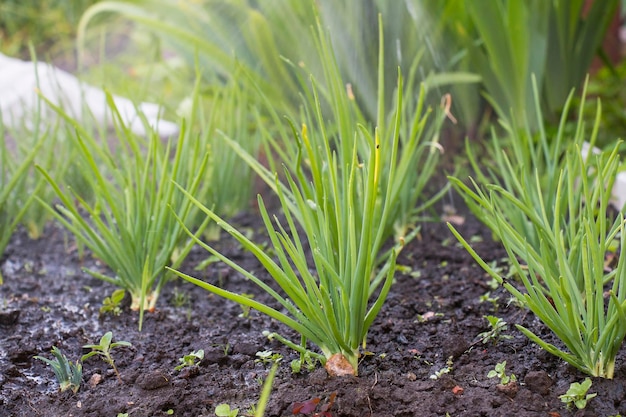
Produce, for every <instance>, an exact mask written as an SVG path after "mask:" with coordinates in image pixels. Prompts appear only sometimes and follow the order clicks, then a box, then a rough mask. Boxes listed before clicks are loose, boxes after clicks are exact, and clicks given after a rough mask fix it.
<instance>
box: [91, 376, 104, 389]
mask: <svg viewBox="0 0 626 417" xmlns="http://www.w3.org/2000/svg"><path fill="white" fill-rule="evenodd" d="M100 382H102V375H100V374H93V375H92V376H91V378H89V386H90V387H95V386H96V385H98V384H99V383H100Z"/></svg>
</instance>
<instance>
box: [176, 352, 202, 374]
mask: <svg viewBox="0 0 626 417" xmlns="http://www.w3.org/2000/svg"><path fill="white" fill-rule="evenodd" d="M202 359H204V350H203V349H198V350H196V351H195V352H191V353H190V354H188V355H185V356H183V357H182V358H178V360H179V362H180V365H178V366H177V367H175V368H174V370H175V371H180V370H181V369H183V368H187V367H192V366H197V365H198V364H199V363H200V361H201V360H202Z"/></svg>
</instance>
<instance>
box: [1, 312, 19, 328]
mask: <svg viewBox="0 0 626 417" xmlns="http://www.w3.org/2000/svg"><path fill="white" fill-rule="evenodd" d="M19 316H20V310H11V311H0V325H2V326H12V325H14V324H15V323H17V319H18V317H19Z"/></svg>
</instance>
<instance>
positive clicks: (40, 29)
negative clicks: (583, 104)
mask: <svg viewBox="0 0 626 417" xmlns="http://www.w3.org/2000/svg"><path fill="white" fill-rule="evenodd" d="M620 3H623V0H602V1H597V0H596V1H591V2H589V1H585V0H554V1H545V0H498V1H493V0H446V1H427V0H397V1H386V0H345V1H341V2H337V1H333V0H317V1H314V0H273V1H258V0H120V1H97V0H41V1H35V0H25V1H18V0H4V1H2V2H0V52H2V53H6V54H8V55H13V56H20V57H22V58H28V55H29V52H28V43H29V42H32V43H33V45H34V46H35V51H36V53H37V54H38V56H39V57H40V59H45V60H48V59H52V60H54V61H55V62H58V61H62V63H63V64H65V65H62V66H64V67H69V68H73V67H74V62H73V57H74V53H73V46H74V44H73V40H74V37H75V35H76V33H77V32H78V33H79V35H80V39H79V46H80V47H81V48H82V49H81V51H80V57H81V58H82V67H81V68H82V70H83V71H84V72H83V77H84V78H85V79H86V80H87V81H89V82H91V83H94V84H97V85H101V86H107V88H109V89H110V90H111V91H113V92H118V93H124V94H125V95H127V96H131V97H133V99H134V100H156V101H159V102H161V103H163V104H164V105H165V106H166V108H168V109H169V111H170V112H171V113H173V112H175V111H176V109H177V108H178V107H179V104H180V103H182V102H183V101H184V100H185V98H186V97H187V95H188V94H189V92H190V90H191V86H192V83H193V80H194V78H195V76H196V68H199V69H200V72H201V76H202V79H203V81H204V89H203V91H204V92H206V94H207V97H208V98H209V99H211V97H213V96H212V94H213V93H212V92H213V91H215V88H216V86H218V87H219V86H220V85H223V84H226V81H227V80H229V79H232V74H234V73H236V72H238V73H241V72H242V71H243V73H245V74H247V76H246V77H247V79H248V81H253V82H254V84H255V85H256V86H258V88H260V89H261V91H262V92H263V93H264V94H265V95H266V96H267V97H268V98H269V99H270V100H272V102H273V103H274V104H275V105H276V106H277V107H278V108H281V109H282V111H283V112H285V113H290V112H297V109H298V107H299V103H300V97H299V91H301V88H300V87H301V84H302V83H306V82H308V75H309V74H313V75H314V76H315V77H316V78H317V79H323V75H324V74H323V66H322V65H321V63H320V62H316V57H317V56H318V54H317V53H316V51H315V48H316V45H315V44H314V43H313V41H312V36H310V35H311V31H312V28H313V27H314V26H315V21H316V15H317V16H319V19H320V21H321V24H322V26H323V27H325V28H327V29H328V31H329V34H330V35H329V36H330V37H331V40H332V43H333V47H334V49H335V50H336V52H337V57H338V60H339V66H340V68H341V71H342V75H343V77H344V78H345V79H346V80H349V81H350V87H351V93H352V94H354V96H355V99H356V101H357V102H358V103H359V107H360V108H361V109H362V112H363V113H364V115H365V116H366V117H367V118H368V119H369V120H371V121H375V120H376V119H377V116H378V115H377V114H376V109H377V105H376V103H377V98H378V93H379V92H378V91H376V88H375V86H376V85H377V62H378V56H377V53H378V52H377V51H378V40H379V39H378V30H377V15H378V14H379V13H380V14H381V15H382V17H383V21H384V22H386V23H387V24H385V25H384V30H385V33H384V42H385V48H384V50H385V57H384V63H385V67H386V68H385V70H386V72H387V73H390V71H395V69H396V68H397V67H400V68H401V70H402V73H403V74H405V76H407V75H412V76H414V77H415V79H416V80H417V81H420V82H424V83H425V84H426V85H427V86H428V87H430V94H431V101H432V102H433V103H436V102H437V101H438V100H439V99H440V98H441V97H442V96H444V95H445V94H446V93H450V94H451V97H452V108H451V110H452V114H453V115H454V116H455V118H456V119H457V120H458V123H459V127H460V129H459V131H460V132H463V133H462V134H467V135H469V136H480V135H481V126H485V125H486V123H483V122H484V121H485V120H493V117H492V114H493V113H494V111H495V114H496V115H497V117H499V118H502V119H505V120H507V121H508V122H511V123H513V124H515V125H518V126H526V125H529V127H531V128H533V127H536V126H534V125H535V124H536V122H535V120H536V118H535V115H534V108H535V106H534V103H533V101H532V95H531V91H532V89H531V88H530V77H531V74H535V76H536V77H537V82H538V85H539V90H540V93H541V100H542V105H543V113H544V116H545V117H546V119H547V120H548V121H550V122H552V123H554V122H555V121H556V120H558V114H559V112H560V107H561V106H562V104H563V103H564V102H565V98H566V96H567V94H568V93H569V92H570V91H571V89H572V88H578V87H580V86H581V85H582V83H583V81H584V78H585V76H586V74H587V72H588V71H589V67H590V65H591V62H592V59H593V58H594V56H596V55H597V52H598V51H599V50H600V49H599V48H600V46H601V44H602V40H603V39H604V38H605V33H606V30H607V28H608V27H609V24H610V23H611V22H612V21H613V19H614V18H615V17H616V13H618V7H619V6H620ZM622 7H623V5H622ZM85 11H87V13H85V14H83V13H84V12H85ZM81 16H82V20H80V17H81ZM79 20H80V22H81V26H80V27H79V26H78V23H79ZM59 56H64V57H65V58H61V59H59ZM68 57H70V58H68ZM68 60H69V61H71V63H68ZM95 64H98V65H95ZM239 67H242V68H243V70H237V71H236V68H239ZM623 73H624V70H623V69H620V68H617V69H605V70H603V71H600V72H599V73H598V80H599V81H598V83H596V84H594V80H592V83H591V85H590V92H592V93H597V94H599V95H600V96H604V95H606V97H607V99H609V100H613V99H617V98H619V96H620V95H623V93H620V92H619V90H621V89H623V88H620V87H621V85H622V84H623V82H622V81H623ZM246 77H243V78H246ZM388 78H389V79H388V80H386V82H387V84H386V85H385V91H384V94H383V97H384V98H385V101H386V102H387V103H391V102H392V100H393V95H394V86H395V80H394V79H393V77H388ZM415 85H416V86H419V82H417V83H415ZM603 86H604V87H603ZM594 87H595V89H594ZM615 106H619V105H617V104H616V105H615ZM614 110H615V112H613V111H611V110H609V111H607V112H605V114H606V116H605V117H607V118H609V119H610V124H609V125H610V126H616V127H618V126H619V124H618V123H617V121H618V120H619V119H620V118H623V117H624V116H623V115H622V113H623V112H622V111H621V108H619V109H618V107H615V108H614ZM292 114H293V113H292ZM618 136H621V134H620V135H618Z"/></svg>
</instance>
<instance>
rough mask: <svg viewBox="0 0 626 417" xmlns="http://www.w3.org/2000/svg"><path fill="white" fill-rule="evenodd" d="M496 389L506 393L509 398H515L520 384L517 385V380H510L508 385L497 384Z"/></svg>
mask: <svg viewBox="0 0 626 417" xmlns="http://www.w3.org/2000/svg"><path fill="white" fill-rule="evenodd" d="M496 390H498V392H501V393H503V394H505V395H506V396H507V397H509V398H515V396H516V395H517V391H519V386H518V385H517V382H509V383H508V384H506V385H502V384H498V385H496Z"/></svg>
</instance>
